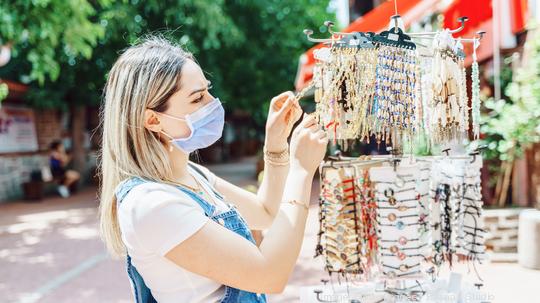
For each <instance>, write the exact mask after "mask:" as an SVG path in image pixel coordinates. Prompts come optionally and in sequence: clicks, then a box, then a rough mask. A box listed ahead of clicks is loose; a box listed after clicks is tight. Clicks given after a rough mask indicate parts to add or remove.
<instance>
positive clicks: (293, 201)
mask: <svg viewBox="0 0 540 303" xmlns="http://www.w3.org/2000/svg"><path fill="white" fill-rule="evenodd" d="M283 203H290V204H292V205H295V204H296V205H300V206H302V207H303V208H304V209H305V210H309V206H308V205H306V203H302V202H300V201H297V200H289V201H287V202H283Z"/></svg>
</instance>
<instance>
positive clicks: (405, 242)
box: [398, 236, 407, 245]
mask: <svg viewBox="0 0 540 303" xmlns="http://www.w3.org/2000/svg"><path fill="white" fill-rule="evenodd" d="M398 243H399V244H401V245H405V244H407V238H405V237H403V236H402V237H399V239H398Z"/></svg>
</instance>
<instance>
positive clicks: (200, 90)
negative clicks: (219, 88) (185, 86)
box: [188, 81, 212, 97]
mask: <svg viewBox="0 0 540 303" xmlns="http://www.w3.org/2000/svg"><path fill="white" fill-rule="evenodd" d="M211 85H212V82H210V81H208V84H207V85H206V87H202V88H198V89H196V90H194V91H192V92H191V93H190V94H189V95H188V97H191V96H192V95H193V94H196V93H199V92H203V91H205V90H207V89H208V88H209V87H210V86H211Z"/></svg>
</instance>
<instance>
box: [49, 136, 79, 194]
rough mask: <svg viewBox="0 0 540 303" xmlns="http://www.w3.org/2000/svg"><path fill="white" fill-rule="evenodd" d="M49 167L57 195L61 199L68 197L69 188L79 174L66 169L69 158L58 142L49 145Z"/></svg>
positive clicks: (75, 181)
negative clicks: (54, 181)
mask: <svg viewBox="0 0 540 303" xmlns="http://www.w3.org/2000/svg"><path fill="white" fill-rule="evenodd" d="M49 150H50V155H49V166H50V169H51V174H52V176H53V177H54V178H55V179H56V180H57V181H58V188H57V190H58V193H59V194H60V196H62V197H63V198H67V197H69V196H70V190H69V189H70V188H72V187H73V186H74V185H75V184H76V183H77V181H79V179H81V174H79V172H77V171H75V170H72V169H67V168H66V167H67V166H68V164H69V162H70V161H71V156H69V155H68V154H67V153H66V150H65V148H64V145H63V144H62V142H61V141H60V140H55V141H53V142H51V144H50V145H49Z"/></svg>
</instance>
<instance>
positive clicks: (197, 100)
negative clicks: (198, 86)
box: [192, 95, 204, 103]
mask: <svg viewBox="0 0 540 303" xmlns="http://www.w3.org/2000/svg"><path fill="white" fill-rule="evenodd" d="M203 98H204V96H203V95H201V96H200V97H199V98H197V99H195V100H193V101H192V103H199V102H201V101H202V99H203Z"/></svg>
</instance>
